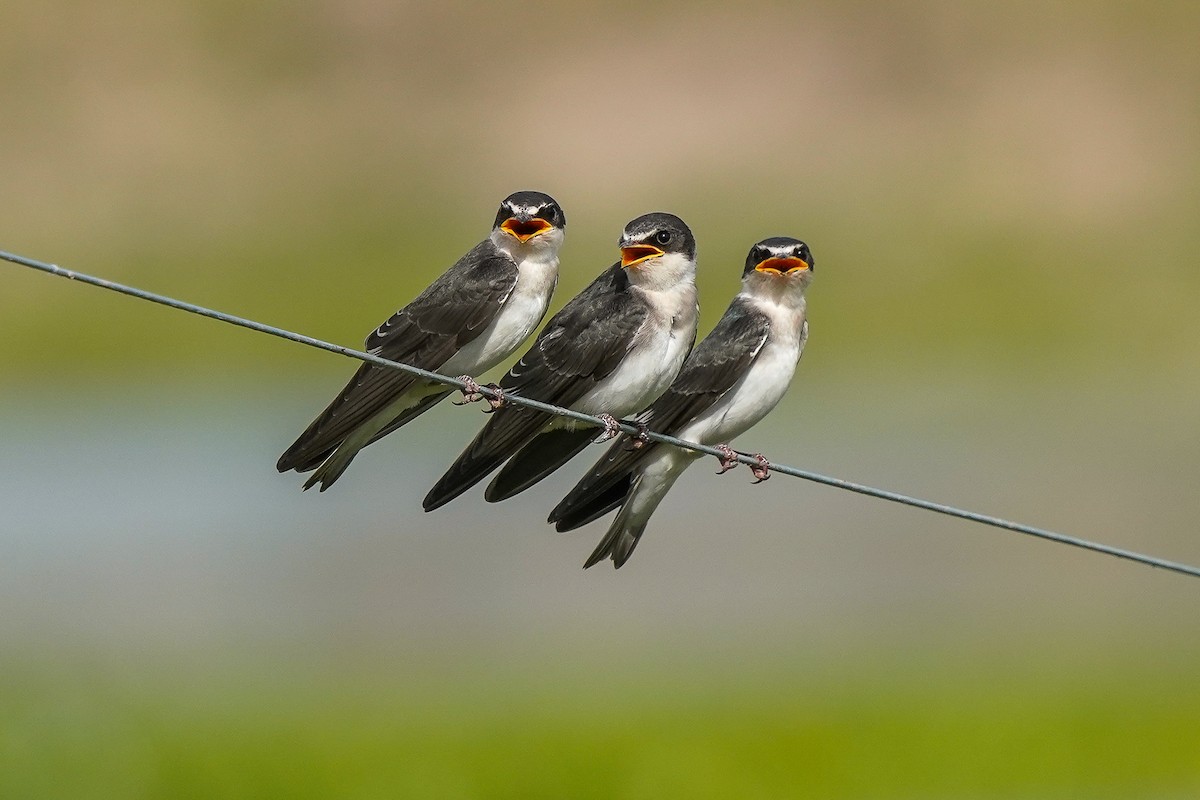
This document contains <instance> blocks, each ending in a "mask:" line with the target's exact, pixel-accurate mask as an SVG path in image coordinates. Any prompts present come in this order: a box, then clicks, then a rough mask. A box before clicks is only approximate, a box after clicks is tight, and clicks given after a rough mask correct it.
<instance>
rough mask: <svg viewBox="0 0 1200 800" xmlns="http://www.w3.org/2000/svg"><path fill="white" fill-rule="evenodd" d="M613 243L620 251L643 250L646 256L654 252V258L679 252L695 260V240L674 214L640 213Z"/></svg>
mask: <svg viewBox="0 0 1200 800" xmlns="http://www.w3.org/2000/svg"><path fill="white" fill-rule="evenodd" d="M617 244H618V246H620V248H621V250H622V251H625V250H626V249H627V248H645V249H646V253H647V254H649V253H650V251H651V250H654V251H657V253H655V255H664V254H666V253H682V254H683V255H685V256H687V257H688V258H695V257H696V239H695V237H693V236H692V229H691V228H689V227H688V226H687V223H685V222H684V221H683V220H681V219H680V218H679V217H677V216H675V215H674V214H667V213H664V212H661V211H658V212H655V213H653V214H643V215H642V216H640V217H638V218H637V219H635V220H633V221H632V222H630V223H629V224H628V225H626V226H625V231H624V232H623V233H622V234H621V239H620V240H619V241H618V242H617ZM647 257H650V256H649V255H648V256H647ZM640 260H642V259H639V261H640ZM626 266H629V265H628V264H626Z"/></svg>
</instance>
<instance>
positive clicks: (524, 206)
mask: <svg viewBox="0 0 1200 800" xmlns="http://www.w3.org/2000/svg"><path fill="white" fill-rule="evenodd" d="M509 219H514V220H516V221H517V222H521V223H528V222H532V221H533V220H535V219H538V220H543V221H545V222H548V223H550V225H551V227H554V228H565V227H567V215H566V214H564V213H563V210H562V209H561V208H559V205H558V203H556V202H555V201H554V198H553V197H551V196H550V195H548V194H545V193H544V192H513V193H512V194H510V195H509V196H508V197H506V198H504V202H502V203H501V204H500V210H499V211H497V212H496V221H495V223H493V225H492V227H493V228H499V227H500V226H501V225H503V224H504V222H505V221H506V220H509Z"/></svg>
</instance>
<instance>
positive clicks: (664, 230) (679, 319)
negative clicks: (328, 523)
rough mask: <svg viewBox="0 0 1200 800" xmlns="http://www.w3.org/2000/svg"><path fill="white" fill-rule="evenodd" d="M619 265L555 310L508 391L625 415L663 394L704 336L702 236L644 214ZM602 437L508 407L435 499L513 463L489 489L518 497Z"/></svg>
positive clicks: (429, 501)
mask: <svg viewBox="0 0 1200 800" xmlns="http://www.w3.org/2000/svg"><path fill="white" fill-rule="evenodd" d="M618 246H619V248H620V253H621V260H620V261H618V262H616V263H615V264H613V265H612V266H611V267H609V268H608V269H607V270H605V271H604V272H603V273H601V275H600V276H599V277H598V278H596V280H594V281H593V282H592V283H591V285H589V286H588V287H587V288H586V289H584V290H583V291H582V292H581V293H580V294H578V295H577V296H576V297H574V298H573V299H572V300H571V301H570V302H568V303H567V304H566V306H564V307H563V309H562V310H561V311H559V312H558V313H557V314H555V315H554V316H553V317H552V318H551V319H550V321H549V322H548V323H547V324H546V327H545V328H543V329H542V331H541V333H539V334H538V337H537V340H536V341H535V342H534V343H533V345H532V346H531V347H530V348H529V350H528V352H526V353H525V354H524V355H523V356H521V359H520V360H519V361H518V362H517V363H516V364H514V365H513V367H512V369H510V370H509V371H508V373H507V374H505V376H504V377H503V378H501V379H500V389H501V391H502V392H504V393H506V394H512V395H520V396H522V397H527V398H531V399H535V400H540V401H542V402H544V403H553V404H555V405H559V406H563V407H566V408H570V409H574V410H576V411H580V412H583V413H586V414H609V415H614V416H625V415H628V414H633V413H635V412H637V411H639V410H640V409H643V408H645V407H646V406H647V405H648V404H649V403H651V402H653V401H654V399H655V398H656V397H658V396H659V395H660V394H662V392H663V391H665V390H666V388H667V387H668V386H670V384H671V381H672V380H674V378H675V376H676V375H677V374H678V373H679V368H680V367H681V366H682V365H683V360H684V358H685V357H686V356H687V354H688V352H689V351H690V350H691V349H692V345H693V344H694V343H695V341H696V323H697V319H698V316H699V306H698V305H697V300H696V240H695V238H694V237H693V236H692V231H691V229H689V228H688V226H687V225H686V224H684V222H683V220H681V219H680V218H679V217H676V216H675V215H673V214H664V213H655V214H646V215H644V216H641V217H638V218H637V219H635V220H633V221H632V222H630V223H629V224H628V225H626V226H625V229H624V232H623V233H622V234H621V237H620V240H619V241H618ZM595 438H596V429H595V428H594V427H591V426H588V425H584V424H581V423H577V422H575V421H574V420H566V419H564V418H562V417H558V416H555V415H552V414H549V413H546V412H542V411H535V410H533V409H530V408H525V407H522V406H517V405H513V404H509V405H504V406H501V407H500V408H499V409H498V410H496V411H495V412H493V413H492V414H491V416H490V417H489V419H488V421H487V424H485V425H484V427H483V429H482V430H481V431H480V432H479V434H478V435H477V436H476V437H475V439H474V440H473V441H472V442H471V443H470V444H469V445H468V446H467V448H466V450H464V451H463V453H462V455H460V456H459V457H458V459H457V460H456V461H455V462H454V463H453V464H451V465H450V468H449V469H447V470H446V473H445V474H444V475H443V476H442V477H441V478H440V479H439V480H438V482H437V484H436V485H435V486H434V487H433V489H431V490H430V492H429V494H428V495H427V496H426V497H425V501H424V507H425V510H426V511H432V510H433V509H435V508H438V507H439V506H442V505H444V504H446V503H448V502H449V501H451V500H453V499H454V498H455V497H457V496H458V495H460V494H462V493H463V492H465V491H466V490H467V489H469V488H471V487H472V486H474V485H475V484H476V483H478V482H479V481H481V480H483V479H484V478H485V477H487V476H488V475H489V474H490V473H491V472H492V471H493V470H495V469H496V468H497V467H499V466H500V465H501V464H504V462H505V461H508V464H507V465H505V467H504V469H503V470H502V471H501V472H500V474H498V475H497V476H496V479H495V480H493V481H492V483H491V485H490V486H489V487H488V490H487V492H486V494H485V497H486V499H488V500H490V501H497V500H502V499H504V498H506V497H511V496H512V495H514V494H516V493H517V492H520V491H523V490H524V489H526V488H528V487H529V486H532V485H533V484H534V483H536V482H538V481H539V480H541V479H542V478H544V477H546V476H547V475H549V474H550V473H551V472H553V471H554V470H555V469H557V468H558V467H560V466H562V465H563V464H565V463H566V462H567V461H568V460H570V459H571V458H572V457H573V456H575V455H576V454H578V453H579V452H580V451H581V450H583V449H584V448H585V447H586V446H587V445H588V444H589V443H590V442H591V441H592V440H593V439H595Z"/></svg>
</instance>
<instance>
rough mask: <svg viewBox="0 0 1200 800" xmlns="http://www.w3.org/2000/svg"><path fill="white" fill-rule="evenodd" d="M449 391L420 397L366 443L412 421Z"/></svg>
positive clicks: (447, 394) (440, 400)
mask: <svg viewBox="0 0 1200 800" xmlns="http://www.w3.org/2000/svg"><path fill="white" fill-rule="evenodd" d="M451 391H452V390H451ZM451 391H445V392H438V393H437V394H431V395H429V396H428V397H422V398H421V399H420V401H419V402H418V403H417V404H416V405H415V406H413V407H412V408H410V409H408V410H407V411H405V412H404V413H403V414H401V415H400V416H398V417H396V419H395V420H393V421H392V422H390V423H389V424H388V426H387V427H386V428H384V429H383V430H381V431H380V432H379V433H377V434H375V435H374V436H372V437H371V441H369V442H367V444H374V443H375V442H378V441H379V440H380V439H382V438H383V437H385V436H387V435H388V434H389V433H392V432H393V431H395V430H398V429H400V428H402V427H404V426H405V425H407V424H408V423H410V422H412V421H413V420H414V419H416V418H417V417H419V416H421V415H422V414H424V413H425V412H426V411H428V410H429V409H431V408H433V407H434V406H435V405H437V404H438V403H440V402H442V401H443V400H445V399H446V398H447V397H449V396H450V394H451Z"/></svg>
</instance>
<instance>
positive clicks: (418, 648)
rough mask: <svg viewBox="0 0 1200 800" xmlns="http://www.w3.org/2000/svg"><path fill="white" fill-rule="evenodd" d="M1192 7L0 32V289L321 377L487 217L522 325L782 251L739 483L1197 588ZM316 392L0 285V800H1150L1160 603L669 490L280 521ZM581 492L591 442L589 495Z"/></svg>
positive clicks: (985, 554)
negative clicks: (600, 562)
mask: <svg viewBox="0 0 1200 800" xmlns="http://www.w3.org/2000/svg"><path fill="white" fill-rule="evenodd" d="M1198 31H1200V12H1198V11H1197V10H1196V8H1195V6H1194V5H1193V4H1189V3H1159V4H1154V5H1148V4H1133V3H1116V2H1113V3H1107V2H1106V3H1088V4H1085V3H1078V2H1063V3H1050V4H1046V3H1004V4H985V3H975V2H968V3H952V2H938V1H936V0H935V1H931V2H921V3H913V4H904V5H896V4H880V3H869V2H858V3H832V2H829V3H814V4H803V5H796V4H784V3H742V4H736V5H731V4H724V3H687V4H645V3H637V4H635V3H616V4H603V5H600V4H595V5H593V4H586V3H575V2H565V3H557V4H525V5H506V4H485V3H454V2H449V3H447V2H438V3H424V2H410V3H384V2H378V1H377V0H355V1H354V2H340V3H333V2H314V3H304V4H285V3H257V4H241V3H231V2H208V3H200V2H168V3H157V4H143V3H134V2H114V3H105V4H92V3H83V2H50V3H44V4H37V5H26V6H13V7H9V8H6V9H4V10H3V11H0V107H2V109H3V110H2V113H0V249H4V250H9V251H13V252H17V253H21V254H23V255H27V256H31V257H34V258H39V259H42V260H47V261H52V262H55V263H59V264H61V265H63V266H66V267H69V268H73V269H78V270H80V271H84V272H90V273H93V274H98V275H102V276H104V277H107V278H110V279H113V280H118V281H122V282H127V283H132V284H135V285H138V286H142V287H145V288H148V289H151V290H154V291H159V292H163V293H166V294H170V295H173V296H176V297H180V298H183V299H186V300H189V301H192V302H196V303H201V304H204V305H208V306H212V307H215V308H219V309H221V310H224V311H228V312H232V313H236V314H241V315H244V316H249V317H252V318H254V319H257V320H261V321H264V322H268V323H272V324H276V325H281V326H284V327H288V328H291V329H293V330H297V331H301V332H303V333H307V334H310V335H314V336H319V337H323V338H327V339H330V340H333V341H336V342H340V343H344V344H349V345H355V344H358V343H359V342H361V341H362V339H363V337H364V336H365V335H366V334H367V332H368V331H369V330H371V329H372V328H373V327H374V326H375V325H377V324H378V323H379V322H380V321H382V320H383V319H384V318H386V317H387V315H388V314H390V313H391V312H392V311H394V310H395V309H396V308H397V307H399V306H400V305H402V304H403V303H404V302H406V301H407V300H408V299H409V298H411V297H412V296H413V295H414V294H415V293H416V292H418V291H419V290H420V289H421V288H422V287H423V286H424V285H426V284H427V283H428V282H429V281H430V280H431V279H432V278H433V277H434V276H435V275H436V274H438V273H439V272H440V271H441V270H442V269H444V268H445V267H446V266H448V265H449V264H450V263H452V261H453V260H454V259H455V258H457V257H458V256H459V255H461V254H462V253H463V252H465V251H466V250H467V249H468V248H469V247H470V246H471V245H472V244H474V243H475V242H476V241H478V240H479V239H480V238H482V236H483V235H484V234H485V233H486V231H487V228H488V226H489V224H490V222H491V220H492V218H493V215H494V213H495V208H496V205H497V203H498V201H499V200H500V199H501V198H502V197H503V196H504V195H506V194H508V193H509V192H511V191H514V190H516V189H525V188H530V189H540V190H543V191H547V192H549V193H551V194H552V195H553V196H554V197H556V198H557V199H558V200H559V202H560V203H561V204H562V206H563V207H564V209H565V211H566V213H567V216H568V221H569V224H568V231H567V241H566V245H565V247H564V250H563V263H562V278H561V281H560V285H559V290H558V294H557V296H556V298H555V300H554V304H553V306H552V307H553V308H557V307H559V306H561V304H562V303H563V302H565V301H566V299H567V298H569V297H570V296H571V295H572V294H573V293H574V292H576V291H578V290H579V289H580V288H582V286H584V285H585V284H586V283H587V282H588V281H589V280H590V279H591V277H592V276H593V275H595V274H596V273H597V272H598V271H600V270H601V269H603V268H604V267H605V266H607V265H608V264H610V263H611V262H612V261H613V260H615V258H616V249H615V242H616V238H617V235H618V234H619V232H620V229H621V227H622V226H623V225H624V223H625V222H626V221H628V220H629V219H631V218H632V217H634V216H636V215H638V214H641V213H645V212H647V211H651V210H667V211H672V212H674V213H677V214H679V215H680V216H682V217H683V218H684V219H685V220H687V221H688V222H689V224H691V226H692V227H693V229H694V231H695V233H696V236H697V239H698V241H699V257H700V267H699V270H700V277H699V282H700V291H701V303H702V309H703V321H702V333H703V332H705V331H707V329H708V328H709V327H710V326H711V325H712V323H713V322H715V320H716V318H717V317H718V316H719V314H720V312H721V310H722V309H723V308H724V306H725V304H726V303H727V302H728V299H729V297H731V296H732V294H733V293H734V292H735V291H736V287H737V281H738V276H739V274H740V271H741V266H742V263H743V260H744V258H745V253H746V251H747V249H748V248H749V246H750V245H751V244H752V243H753V242H754V241H755V240H757V239H759V238H762V237H764V236H769V235H794V236H799V237H801V238H803V239H805V240H806V241H807V242H809V244H810V245H811V246H812V249H813V252H814V255H815V258H816V262H817V269H816V280H815V282H814V284H813V286H812V289H811V290H810V319H811V325H812V335H811V340H810V343H809V349H808V352H807V353H806V354H805V357H804V361H803V363H802V364H801V366H800V369H799V372H798V376H797V379H796V382H795V384H794V386H793V391H792V393H791V394H790V395H789V397H788V398H787V399H785V401H784V403H783V404H782V405H781V407H780V409H779V410H778V412H777V413H776V414H775V415H774V416H773V417H772V418H770V419H769V420H768V421H767V422H766V423H764V424H763V425H761V426H759V427H758V428H757V429H755V430H753V431H751V432H750V433H748V434H746V435H745V436H744V437H742V438H741V439H740V440H739V441H738V444H739V446H740V447H742V448H743V449H750V450H762V451H763V452H765V453H766V454H767V455H768V456H769V457H770V458H772V459H773V460H776V461H778V462H786V463H789V464H794V465H798V466H802V467H805V468H809V469H813V470H817V471H822V472H827V473H830V474H833V475H837V476H840V477H844V478H848V479H851V480H858V481H862V482H866V483H871V484H874V485H879V486H883V487H885V488H889V489H894V490H898V491H905V492H910V493H914V494H917V495H921V496H925V497H930V498H932V499H936V500H940V501H944V502H951V503H956V504H960V505H964V506H967V507H970V508H974V509H978V510H980V511H984V512H987V513H994V514H999V515H1004V516H1010V517H1013V518H1017V519H1021V520H1024V521H1028V522H1032V523H1035V524H1040V525H1044V526H1047V527H1050V528H1054V529H1056V530H1062V531H1064V532H1068V533H1072V534H1075V535H1079V536H1083V537H1087V538H1094V539H1097V540H1100V541H1103V542H1106V543H1109V544H1114V545H1119V546H1124V547H1129V548H1132V549H1136V550H1141V551H1145V552H1152V553H1155V554H1157V555H1161V556H1164V557H1168V558H1174V559H1177V560H1180V561H1185V562H1188V563H1193V564H1196V563H1200V540H1198V537H1197V525H1196V509H1197V507H1198V504H1200V501H1198V500H1197V499H1196V495H1195V487H1196V485H1197V481H1198V480H1200V412H1198V409H1200V370H1198V369H1197V367H1198V364H1200V315H1198V314H1197V313H1196V298H1197V296H1198V295H1200V269H1197V267H1198V259H1197V255H1196V254H1197V253H1198V252H1200V225H1198V224H1197V219H1200V103H1198V102H1197V98H1198V97H1200V51H1198V50H1197V48H1196V46H1195V42H1196V36H1197V32H1198ZM352 369H353V364H351V363H349V362H348V361H346V360H344V359H341V358H338V357H337V356H333V355H330V354H327V353H320V352H317V351H314V350H309V349H305V348H301V347H299V346H297V345H292V344H288V343H284V342H281V341H278V340H273V339H270V338H268V337H264V336H260V335H256V334H252V333H250V332H247V331H242V330H238V329H235V328H231V327H229V326H223V325H221V324H219V323H215V322H212V321H208V320H201V319H197V318H194V317H189V316H186V315H183V314H180V313H177V312H172V311H168V310H166V309H162V308H157V307H154V306H151V305H149V304H146V303H140V302H137V301H134V300H132V299H129V298H123V297H119V296H116V295H113V294H110V293H106V292H102V291H100V290H97V289H94V288H91V287H87V286H82V285H72V284H70V283H68V282H66V281H63V280H58V279H54V278H52V277H49V276H46V275H40V274H36V273H33V272H30V271H27V270H23V269H21V268H19V267H16V266H15V265H10V264H6V263H0V436H2V439H3V443H2V444H0V796H4V797H71V798H88V797H96V798H104V797H113V798H131V797H133V798H136V797H171V798H181V797H197V798H200V797H204V798H212V797H231V798H241V797H276V796H284V795H287V796H307V797H354V798H372V797H397V796H404V797H458V798H476V797H624V798H640V797H647V798H649V797H654V798H661V797H689V798H691V797H731V796H753V797H821V798H833V797H855V798H874V797H879V798H882V797H887V798H922V800H927V799H929V798H956V799H957V798H1032V797H1036V798H1053V797H1072V798H1074V797H1096V798H1101V797H1102V798H1110V797H1111V798H1118V797H1120V798H1126V797H1128V798H1183V797H1192V796H1195V795H1196V794H1197V793H1200V683H1198V681H1197V678H1196V669H1195V665H1196V663H1197V657H1198V656H1200V638H1198V631H1200V626H1198V624H1197V623H1198V621H1200V583H1198V582H1196V581H1195V580H1191V579H1188V578H1185V577H1182V576H1179V575H1174V574H1169V573H1164V572H1160V571H1156V570H1152V569H1150V568H1147V567H1144V566H1138V565H1135V564H1131V563H1127V562H1120V561H1117V560H1115V559H1110V558H1105V557H1102V556H1098V555H1094V554H1088V553H1084V552H1082V551H1077V550H1072V549H1069V548H1066V547H1062V546H1058V545H1051V544H1046V543H1041V542H1034V541H1031V540H1027V539H1025V538H1024V537H1020V536H1018V535H1016V534H1012V533H1006V532H1003V531H999V530H995V529H987V528H983V527H980V526H976V525H972V524H970V523H966V522H960V521H954V520H949V519H943V518H939V517H936V516H933V515H930V514H928V513H925V512H920V511H916V510H912V509H905V508H901V507H896V506H892V505H889V504H885V503H883V502H880V501H874V500H869V499H866V498H862V497H858V496H855V495H851V494H848V493H843V492H838V491H835V490H832V489H828V488H824V487H820V486H816V485H812V484H807V483H804V482H802V481H798V480H793V479H790V478H786V477H782V476H777V477H776V478H774V479H772V480H771V481H770V482H769V483H767V484H765V485H762V486H757V487H751V486H750V485H749V477H750V476H749V474H748V472H747V471H738V472H736V473H732V474H729V475H726V476H724V477H723V478H716V477H715V476H713V475H712V474H711V473H712V472H713V471H714V468H715V464H714V463H710V462H708V461H703V462H701V463H699V464H697V465H696V466H695V467H694V468H693V469H692V470H691V471H690V472H689V473H688V475H687V476H686V477H685V478H684V479H682V480H681V481H680V483H679V485H678V486H677V487H676V489H675V490H674V491H673V492H672V494H671V496H670V497H669V498H668V500H667V501H666V502H665V503H664V505H663V507H662V508H661V509H660V511H659V513H658V515H657V516H656V517H655V519H654V521H653V523H652V526H651V529H650V530H649V531H648V533H647V535H646V538H645V540H644V541H643V543H642V545H641V546H640V547H639V550H638V552H637V555H636V557H635V558H634V559H633V560H632V561H631V562H630V563H629V564H628V565H627V566H626V567H625V568H624V569H622V570H621V571H620V572H616V573H614V572H613V571H612V570H608V569H607V568H597V569H593V570H590V571H588V572H583V571H581V570H580V569H579V566H580V564H581V563H582V560H583V558H584V557H585V556H586V555H587V554H588V553H589V552H590V551H591V548H592V546H593V545H594V543H595V541H596V540H597V539H598V537H599V536H600V533H601V526H600V525H593V526H591V527H589V528H587V529H585V530H584V531H581V532H577V533H574V534H571V535H569V536H559V535H557V534H555V533H553V532H552V531H551V530H550V529H549V528H548V527H547V526H545V525H544V524H543V523H542V520H543V519H544V515H545V513H546V511H547V510H548V509H549V508H550V507H551V506H552V505H553V503H554V502H555V501H556V500H557V499H558V498H559V497H560V496H561V495H562V494H563V493H564V492H565V491H566V490H567V489H568V488H569V486H570V485H571V481H572V480H573V479H574V478H575V477H577V475H578V473H579V472H580V471H582V470H583V469H584V468H585V466H586V464H585V463H583V462H585V461H586V459H585V458H581V459H580V462H581V463H579V464H572V465H571V466H570V467H569V468H567V469H565V470H564V471H563V474H561V475H556V476H554V478H553V479H551V480H549V481H547V482H545V484H544V485H540V486H538V487H536V488H535V489H534V490H532V491H530V492H529V493H527V494H525V495H522V496H521V497H520V498H518V499H515V500H513V501H510V502H508V503H505V504H501V505H498V506H488V505H487V504H485V503H484V502H483V501H482V498H481V497H480V494H479V493H478V492H472V493H469V494H468V495H467V496H464V497H463V498H462V499H460V500H458V501H456V502H455V503H453V504H451V505H450V506H448V507H447V508H446V509H443V510H441V511H439V512H437V513H435V514H431V515H424V514H422V513H421V512H420V507H419V499H420V497H421V496H422V495H423V494H424V492H425V491H426V489H427V488H428V487H429V486H430V485H431V484H432V482H433V481H434V480H435V479H436V477H437V476H438V475H439V474H440V473H441V471H442V469H444V467H445V465H446V464H447V463H448V462H449V460H450V459H451V458H452V457H453V455H454V454H455V453H456V452H457V451H458V449H459V448H460V447H461V446H462V445H463V444H464V443H465V442H466V440H467V439H468V438H469V437H470V436H471V435H472V433H473V432H474V430H475V427H476V426H477V425H478V424H479V423H480V419H481V418H480V417H479V415H478V410H477V409H475V408H453V407H451V406H449V404H444V405H445V407H439V408H438V409H437V410H436V411H434V412H432V413H431V414H429V415H427V416H426V417H424V418H422V420H421V421H420V422H418V423H415V424H414V425H413V426H411V428H410V429H406V430H405V431H404V432H403V433H401V434H399V435H396V436H393V437H390V438H389V439H387V440H386V441H385V442H382V443H380V444H378V445H376V446H374V447H372V448H370V449H369V450H368V451H365V452H364V453H363V454H362V456H361V457H360V458H359V459H358V460H357V461H356V463H355V466H354V467H353V468H352V469H351V470H350V471H349V472H348V473H347V475H346V477H345V478H344V479H343V480H342V481H341V482H340V483H339V484H338V485H337V486H336V487H335V488H334V489H333V490H332V491H330V492H327V493H325V494H323V495H317V494H316V493H312V492H310V493H308V494H301V493H300V492H299V484H300V481H299V480H297V478H296V476H294V475H290V476H279V475H277V474H276V473H275V471H274V469H273V464H274V461H275V458H276V457H277V455H278V453H279V452H280V451H282V449H283V448H284V447H285V446H286V445H287V444H288V443H289V442H290V441H291V440H292V438H293V437H294V436H295V435H296V433H298V432H299V431H300V430H301V429H302V428H303V426H304V425H306V424H307V423H308V421H309V419H310V418H311V416H312V415H313V414H315V413H316V411H318V410H319V409H320V408H321V407H322V406H323V404H324V403H325V402H326V401H327V400H328V399H329V397H330V396H332V394H333V393H334V392H335V391H336V390H337V389H338V388H339V387H340V386H341V382H342V381H343V380H344V379H345V377H346V376H347V375H348V373H349V372H350V371H351V370H352ZM587 455H588V456H589V457H591V456H593V455H594V454H587Z"/></svg>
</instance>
